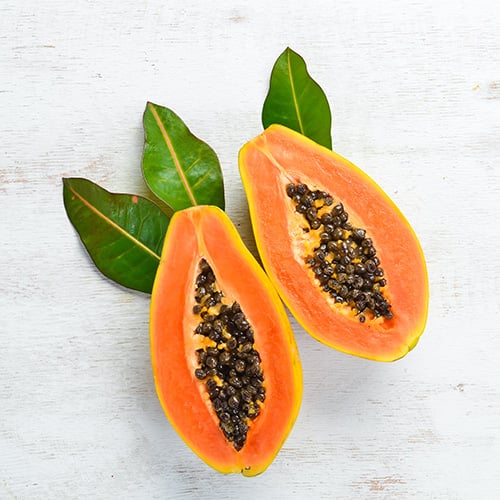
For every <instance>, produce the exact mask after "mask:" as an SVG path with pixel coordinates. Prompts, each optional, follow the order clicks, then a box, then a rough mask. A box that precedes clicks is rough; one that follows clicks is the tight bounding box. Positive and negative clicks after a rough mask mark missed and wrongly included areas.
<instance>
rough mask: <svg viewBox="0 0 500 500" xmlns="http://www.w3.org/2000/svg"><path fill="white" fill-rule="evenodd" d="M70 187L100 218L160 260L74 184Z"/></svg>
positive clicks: (158, 257)
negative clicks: (82, 193)
mask: <svg viewBox="0 0 500 500" xmlns="http://www.w3.org/2000/svg"><path fill="white" fill-rule="evenodd" d="M69 189H70V190H71V192H72V193H73V194H74V195H75V196H76V197H77V198H78V199H79V200H80V201H81V202H82V203H83V204H84V205H85V206H86V207H87V208H88V209H89V210H91V211H92V212H94V213H95V214H96V215H97V216H98V217H99V218H101V219H103V220H104V221H105V222H107V223H108V224H109V225H110V226H111V227H112V228H113V229H115V230H116V231H118V232H119V233H121V234H123V235H124V236H125V237H126V238H128V239H129V240H130V241H132V242H133V243H134V244H135V245H137V246H138V247H139V248H141V249H142V250H144V251H145V252H146V253H149V254H150V255H152V256H153V257H154V258H156V259H158V260H160V256H159V255H157V254H156V253H155V252H153V251H152V250H151V249H150V248H148V247H147V246H146V245H145V244H144V243H142V242H141V241H139V240H138V239H137V238H134V237H133V236H132V235H131V234H130V233H128V232H127V231H125V229H123V228H122V227H121V226H119V225H118V224H117V223H116V222H114V221H113V220H112V219H110V218H109V217H108V216H106V215H105V214H104V213H102V212H101V211H100V210H98V209H97V208H96V207H95V206H94V205H92V204H91V203H89V201H88V200H86V199H85V198H84V197H83V196H82V195H81V194H80V193H79V192H78V191H76V190H75V189H74V187H73V186H71V185H69Z"/></svg>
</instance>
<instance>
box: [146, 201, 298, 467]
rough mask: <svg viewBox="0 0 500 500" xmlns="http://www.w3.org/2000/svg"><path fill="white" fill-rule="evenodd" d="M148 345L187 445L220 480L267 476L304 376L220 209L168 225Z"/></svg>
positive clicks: (279, 314) (256, 272)
mask: <svg viewBox="0 0 500 500" xmlns="http://www.w3.org/2000/svg"><path fill="white" fill-rule="evenodd" d="M150 339H151V355H152V365H153V373H154V379H155V384H156V390H157V393H158V397H159V399H160V401H161V404H162V406H163V409H164V411H165V414H166V415H167V417H168V419H169V420H170V422H171V424H172V425H173V427H174V428H175V429H176V430H177V432H178V433H179V434H180V436H181V437H182V438H183V439H184V441H185V442H186V443H187V445H188V446H189V447H190V448H191V449H192V450H193V451H194V452H195V453H196V454H197V455H198V456H199V457H200V458H202V459H203V460H204V461H205V462H206V463H207V464H209V465H210V466H212V467H213V468H215V469H216V470H218V471H220V472H223V473H234V472H241V473H242V474H244V475H246V476H254V475H257V474H259V473H261V472H263V471H264V470H265V469H266V468H267V467H268V466H269V464H270V463H271V462H272V460H273V458H274V457H275V455H276V454H277V452H278V451H279V449H280V448H281V446H282V444H283V442H284V441H285V439H286V437H287V436H288V434H289V432H290V430H291V428H292V425H293V423H294V421H295V419H296V417H297V414H298V411H299V407H300V402H301V398H302V371H301V365H300V361H299V356H298V352H297V348H296V344H295V340H294V337H293V334H292V331H291V328H290V324H289V321H288V317H287V315H286V312H285V309H284V306H283V304H282V303H281V300H280V298H279V296H278V294H277V293H276V291H275V289H274V287H273V286H272V285H271V283H270V281H269V279H268V278H267V276H266V275H265V273H264V271H263V270H262V268H261V267H260V266H259V265H258V264H257V262H256V261H255V259H254V258H253V256H252V255H251V254H250V252H249V251H248V250H247V249H246V247H245V246H244V244H243V242H242V240H241V239H240V237H239V235H238V232H237V231H236V229H235V228H234V226H233V225H232V223H231V221H230V219H229V218H228V216H227V215H226V214H225V213H224V212H223V211H222V210H220V209H219V208H216V207H213V206H197V207H193V208H189V209H185V210H182V211H180V212H177V213H175V215H174V216H173V217H172V220H171V222H170V225H169V228H168V231H167V235H166V238H165V243H164V247H163V252H162V255H161V261H160V265H159V268H158V272H157V275H156V279H155V283H154V287H153V292H152V302H151V321H150Z"/></svg>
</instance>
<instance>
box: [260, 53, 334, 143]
mask: <svg viewBox="0 0 500 500" xmlns="http://www.w3.org/2000/svg"><path fill="white" fill-rule="evenodd" d="M273 123H279V124H281V125H284V126H285V127H288V128H291V129H293V130H296V131H297V132H300V133H301V134H302V135H305V136H307V137H309V139H312V140H313V141H315V142H317V143H318V144H321V145H322V146H325V147H327V148H329V149H331V148H332V137H331V128H332V115H331V112H330V106H329V105H328V100H327V98H326V95H325V93H324V92H323V90H321V87H320V86H319V85H318V84H317V83H316V82H315V81H314V80H313V79H312V78H311V75H309V73H308V72H307V68H306V63H305V61H304V59H302V57H301V56H300V55H299V54H297V53H296V52H294V51H293V50H292V49H290V48H288V47H287V48H286V49H285V51H284V52H283V53H282V54H281V55H280V56H279V57H278V59H277V60H276V63H275V64H274V67H273V70H272V73H271V81H270V85H269V92H268V94H267V97H266V100H265V101H264V107H263V109H262V124H263V125H264V128H267V127H269V125H272V124H273Z"/></svg>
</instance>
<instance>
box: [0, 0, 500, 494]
mask: <svg viewBox="0 0 500 500" xmlns="http://www.w3.org/2000/svg"><path fill="white" fill-rule="evenodd" d="M499 27H500V7H499V5H498V2H497V1H496V0H491V1H486V0H474V1H456V0H443V1H435V0H412V1H409V2H401V1H399V0H383V1H370V0H366V1H359V2H347V1H343V2H339V1H335V2H334V1H328V0H324V1H308V2H305V1H300V2H299V1H292V0H277V1H274V2H268V1H266V2H262V1H254V2H248V1H242V0H235V1H232V2H229V1H227V2H224V1H220V0H219V1H216V0H212V1H210V2H203V1H198V2H196V1H195V0H184V1H182V2H180V1H172V0H149V1H137V0H109V1H107V2H98V1H95V2H93V1H83V0H75V1H71V2H68V1H63V0H47V1H44V2H39V1H35V0H25V1H22V0H1V2H0V209H1V215H0V235H1V236H0V265H1V278H0V306H1V315H0V328H1V332H0V498H1V499H67V498H92V499H95V498H99V499H101V498H103V499H107V498H123V499H129V498H130V499H149V498H155V499H156V498H158V499H165V498H182V499H187V498H194V499H196V498H218V499H230V498H240V499H247V498H248V499H255V498H259V499H260V498H263V499H267V498H271V499H273V498H276V499H281V498H299V499H300V498H312V499H315V498H339V499H358V498H367V499H392V498H415V499H426V498H432V499H462V498H464V499H498V498H500V331H499V330H500V328H499V326H498V324H499V313H500V308H499V302H500V301H499V296H498V293H499V292H498V290H499V286H500V252H499V249H500V236H499V222H498V220H499V219H498V216H499V202H498V198H499V195H500V182H499V180H500V177H499V171H500V170H499V168H500V167H499V161H500V57H499V56H500V29H499ZM287 45H289V46H290V47H292V48H293V49H294V50H296V51H297V52H299V53H300V54H302V55H303V57H304V58H305V59H306V61H307V62H308V66H309V69H310V71H311V73H312V74H313V75H314V77H315V78H316V79H317V81H318V82H319V83H320V84H321V86H322V87H323V89H324V90H325V91H326V93H327V95H328V98H329V100H330V102H331V103H332V108H333V122H334V123H333V138H334V147H335V149H336V150H337V151H339V152H340V153H341V154H343V155H345V156H347V157H348V158H350V159H351V160H352V161H354V162H355V163H357V164H358V165H360V166H361V167H363V168H364V169H365V170H366V171H367V172H368V173H369V174H370V175H371V176H372V177H374V178H375V179H376V180H377V181H378V182H379V183H380V184H381V185H382V186H383V187H384V188H385V189H386V191H387V192H388V193H389V194H390V195H391V196H392V197H393V198H394V200H395V201H396V202H397V203H398V205H399V206H400V207H401V209H402V210H403V212H404V213H405V214H406V216H407V217H408V219H409V220H410V221H411V222H412V224H413V225H414V228H415V230H416V232H417V234H418V235H419V237H420V239H421V242H422V245H423V247H424V250H425V253H426V256H427V260H428V267H429V274H430V284H431V303H430V316H429V322H428V327H427V330H426V333H425V334H424V336H423V337H422V339H421V341H420V344H419V345H418V346H417V348H416V349H415V350H414V351H413V352H411V353H410V354H409V355H408V356H407V357H406V358H404V359H403V360H401V361H398V362H396V363H393V364H379V363H375V362H370V361H365V360H361V359H357V358H353V357H350V356H347V355H343V354H340V353H338V352H336V351H333V350H331V349H328V348H326V347H324V346H323V345H321V344H319V343H317V342H316V341H314V340H313V339H312V338H310V337H309V336H308V335H306V334H305V333H304V331H303V330H302V329H301V328H300V327H298V326H297V324H296V323H293V326H294V331H295V333H296V337H297V342H298V344H299V348H300V353H301V357H302V361H303V368H304V401H303V405H302V410H301V413H300V416H299V418H298V421H297V423H296V426H295V427H294V430H293V432H292V433H291V435H290V437H289V439H288V441H287V442H286V444H285V446H284V447H283V449H282V451H281V453H280V454H279V456H278V457H277V459H276V460H275V462H274V463H273V464H272V465H271V467H270V468H269V469H268V470H267V472H265V473H264V474H263V475H261V476H259V477H257V478H254V479H246V478H243V477H239V476H222V475H219V474H218V473H216V472H214V471H213V470H212V469H210V468H209V467H208V466H206V465H205V464H204V463H203V462H201V461H200V460H199V459H198V458H197V457H195V456H194V455H193V454H192V452H191V451H190V450H189V449H187V448H186V446H185V445H184V444H183V442H182V441H181V440H180V438H179V437H178V436H177V435H176V433H175V432H174V431H173V429H172V427H171V426H170V424H169V423H168V421H167V420H166V419H165V418H164V416H163V413H162V410H161V408H160V405H159V403H158V401H157V398H156V394H155V390H154V387H153V382H152V375H151V369H150V359H149V344H148V307H149V300H148V296H147V295H144V294H140V293H133V292H131V291H128V290H126V289H123V288H120V287H118V286H116V285H114V284H112V283H111V282H109V281H107V280H106V279H105V278H103V277H102V276H101V275H100V274H99V272H98V271H96V270H95V269H94V267H93V264H92V263H91V262H90V259H89V258H88V257H87V255H86V253H85V251H84V250H83V248H82V245H81V244H80V242H79V239H78V237H77V235H76V233H75V231H74V230H73V228H72V227H71V225H70V223H69V222H68V220H67V218H66V215H65V212H64V209H63V203H62V184H61V177H63V176H83V177H87V178H90V179H92V180H94V181H96V182H99V183H100V184H102V185H103V186H104V187H106V188H108V189H110V190H113V191H122V192H123V191H124V192H137V193H141V194H144V193H146V190H145V187H144V185H143V181H142V178H141V173H140V161H141V152H142V122H141V118H142V112H143V109H144V107H145V103H146V101H147V100H152V101H154V102H156V103H159V104H163V105H166V106H168V107H171V108H172V109H173V110H174V111H176V112H177V113H178V114H179V115H180V116H181V117H182V118H183V119H184V120H185V121H186V123H187V124H188V125H189V126H190V128H191V129H192V130H193V132H194V133H195V134H197V135H198V136H199V137H201V138H203V139H204V140H206V141H207V142H208V143H209V144H210V145H212V147H213V148H214V149H215V150H216V151H217V153H218V155H219V158H220V160H221V163H222V167H223V170H224V174H225V181H226V193H227V211H228V213H229V214H230V216H231V217H232V218H233V220H234V221H235V223H236V224H237V226H238V227H239V229H240V230H241V233H242V236H243V237H244V239H245V241H246V242H247V243H248V245H249V246H250V248H251V249H252V250H253V251H255V245H254V242H253V240H252V236H251V231H250V227H249V221H248V215H247V206H246V201H245V197H244V192H243V190H242V187H241V183H240V179H239V175H238V172H237V153H238V150H239V148H240V146H241V145H242V144H243V143H244V142H245V141H246V140H248V139H250V138H251V137H253V136H254V135H256V134H257V133H259V132H260V131H261V124H260V111H261V107H262V103H263V100H264V97H265V94H266V91H267V85H268V78H269V74H270V71H271V67H272V65H273V63H274V61H275V59H276V58H277V57H278V55H279V54H280V53H281V51H282V50H284V48H285V47H286V46H287Z"/></svg>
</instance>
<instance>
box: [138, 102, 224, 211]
mask: <svg viewBox="0 0 500 500" xmlns="http://www.w3.org/2000/svg"><path fill="white" fill-rule="evenodd" d="M144 135H145V141H144V154H143V158H142V171H143V173H144V178H145V179H146V183H147V185H148V186H149V188H150V189H151V191H153V193H154V194H155V195H156V196H158V198H160V199H161V200H162V201H164V202H165V203H166V204H167V205H169V206H170V207H171V208H172V209H173V210H174V211H176V210H182V209H183V208H187V207H191V206H194V205H217V206H218V207H220V208H222V209H224V184H223V179H222V171H221V168H220V164H219V160H218V158H217V155H216V154H215V152H214V151H213V149H212V148H211V147H210V146H208V144H206V143H204V142H203V141H201V140H200V139H198V138H197V137H195V136H194V135H193V134H192V133H191V132H190V130H189V129H188V128H187V127H186V125H185V124H184V122H183V121H182V120H181V119H180V118H179V117H178V116H177V115H176V114H175V113H174V112H173V111H171V110H170V109H168V108H165V107H163V106H159V105H157V104H153V103H151V102H148V103H147V105H146V110H145V111H144Z"/></svg>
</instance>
